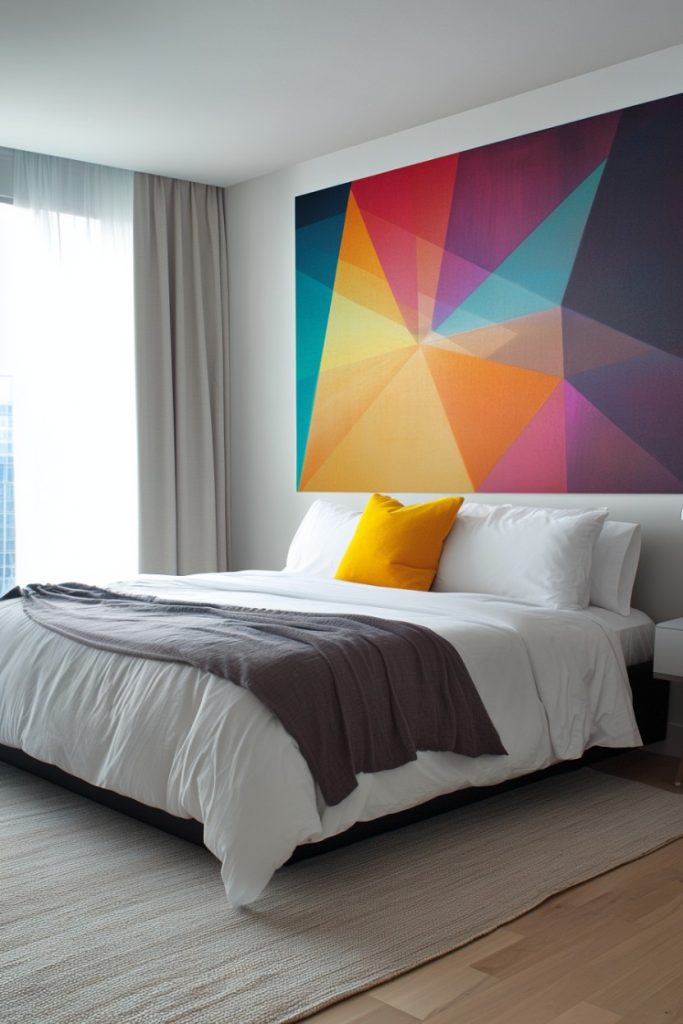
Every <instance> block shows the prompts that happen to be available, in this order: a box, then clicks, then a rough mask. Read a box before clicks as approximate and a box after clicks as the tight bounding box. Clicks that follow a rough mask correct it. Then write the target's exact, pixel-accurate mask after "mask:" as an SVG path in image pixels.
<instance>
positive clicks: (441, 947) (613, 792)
mask: <svg viewBox="0 0 683 1024" xmlns="http://www.w3.org/2000/svg"><path fill="white" fill-rule="evenodd" d="M681 835H683V799H680V798H679V797H678V796H677V795H675V794H671V793H665V792H661V791H659V790H656V789H653V788H651V787H649V786H645V785H643V784H641V783H638V782H632V781H628V780H624V779H620V778H614V777H611V776H609V775H605V774H602V773H600V772H596V771H593V770H591V769H581V770H579V771H577V772H573V773H571V774H568V775H563V776H558V777H556V778H552V779H548V780H544V781H542V782H538V783H534V784H532V785H529V786H527V787H525V788H522V789H519V790H516V791H513V792H510V793H506V794H503V795H501V796H497V797H493V798H491V799H488V800H485V801H483V802H481V803H479V804H475V805H470V806H469V807H465V808H463V809H461V810H458V811H455V812H452V813H450V814H446V815H441V816H440V817H438V818H434V819H432V820H431V821H428V822H422V823H420V824H418V825H413V826H411V827H409V828H406V829H402V830H400V831H397V832H393V833H390V834H388V835H385V836H380V837H378V838H376V839H371V840H366V841H364V842H363V843H358V844H356V845H355V846H353V847H349V848H347V849H346V850H342V851H339V852H336V853H330V854H326V855H324V856H322V857H318V858H313V859H311V860H306V861H301V862H299V863H298V864H294V865H291V866H288V867H286V868H284V869H282V870H281V871H279V872H278V873H277V875H276V877H275V878H274V880H273V882H272V883H271V885H270V887H269V888H268V889H267V890H266V893H265V894H264V896H262V897H261V899H260V900H259V901H257V902H256V903H255V904H253V905H252V906H251V907H248V908H245V909H242V910H231V909H230V908H229V907H228V905H227V903H226V900H225V896H224V892H223V888H222V885H221V881H220V877H219V870H218V864H217V862H216V861H215V860H214V859H213V858H212V857H211V855H210V854H208V853H207V852H205V851H204V850H202V849H201V848H199V847H195V846H193V845H191V844H189V843H185V842H183V840H180V839H175V838H173V837H171V836H167V835H165V834H164V833H162V832H157V831H156V830H154V829H153V828H151V827H150V826H146V825H143V824H141V823H139V822H136V821H133V820H132V819H128V818H126V817H124V816H122V815H119V814H117V813H116V812H114V811H110V810H108V809H106V808H103V807H100V806H98V805H95V804H92V803H90V802H89V801H87V800H85V799H83V798H82V797H78V796H76V795H74V794H72V793H69V792H67V791H66V790H63V789H61V788H60V787H58V786H54V785H52V784H50V783H48V782H45V781H43V780H40V779H37V778H35V777H33V776H31V775H28V774H26V773H24V772H21V771H19V770H18V769H15V768H11V767H9V766H7V765H4V764H2V765H0V843H1V846H0V950H1V952H0V957H1V961H0V991H1V992H2V997H1V1001H2V1019H3V1021H4V1022H5V1024H27V1022H32V1024H37V1022H49V1024H83V1022H85V1021H87V1022H88V1024H119V1022H126V1024H129V1022H138V1021H139V1022H145V1024H171V1022H174V1024H175V1022H178V1024H180V1022H183V1024H190V1022H191V1024H283V1022H285V1021H294V1020H298V1019H300V1018H301V1017H304V1016H306V1015H307V1014H309V1013H312V1012H313V1011H314V1010H316V1009H319V1008H321V1007H323V1006H325V1005H327V1004H329V1003H333V1002H335V1001H337V1000H339V999H342V998H343V997H344V996H347V995H350V994H352V993H354V992H359V991H362V990H364V989H367V988H369V987H371V986H373V985H375V984H378V983H379V982H380V981H384V980H387V979H388V978H391V977H393V976H395V975H397V974H401V973H403V972H404V971H407V970H409V969H410V968H412V967H415V966H417V965H418V964H421V963H424V962H426V961H427V960H430V959H433V958H434V957H437V956H439V955H441V954H443V953H446V952H448V951H450V950H453V949H455V948H456V947H458V946H461V945H463V944H464V943H466V942H468V941H469V940H471V939H473V938H475V937H476V936H479V935H482V934H484V933H485V932H488V931H490V930H491V929H493V928H495V927H496V926H498V925H500V924H503V923H505V922H507V921H510V920H511V919H513V918H515V917H517V916H519V915H520V914H522V913H524V912H525V911H527V910H529V909H531V908H532V907H534V906H536V905H538V904H539V903H540V902H542V901H543V900H544V899H546V898H547V897H549V896H551V895H552V894H554V893H556V892H559V891H561V890H563V889H566V888H568V887H569V886H571V885H575V884H576V883H578V882H581V881H585V880H586V879H588V878H592V877H594V876H596V875H598V874H601V873H602V872H604V871H607V870H608V869H610V868H613V867H615V866H617V865H619V864H623V863H626V862H627V861H629V860H633V859H635V858H637V857H639V856H641V855H643V854H645V853H647V852H649V851H651V850H654V849H656V848H657V847H659V846H662V845H664V844H666V843H668V842H670V841H672V840H673V839H676V838H678V837H679V836H681Z"/></svg>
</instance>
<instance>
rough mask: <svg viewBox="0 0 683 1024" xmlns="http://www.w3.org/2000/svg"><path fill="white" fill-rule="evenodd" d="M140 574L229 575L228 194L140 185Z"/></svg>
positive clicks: (140, 177)
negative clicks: (226, 205) (226, 208)
mask: <svg viewBox="0 0 683 1024" xmlns="http://www.w3.org/2000/svg"><path fill="white" fill-rule="evenodd" d="M133 239H134V253H135V330H136V348H137V367H136V369H137V404H138V438H139V439H138V445H139V477H140V491H139V494H140V571H141V572H152V573H171V574H177V575H183V574H185V573H193V572H212V571H225V570H226V569H228V559H229V549H228V548H229V546H228V463H227V460H228V429H229V409H228V395H229V390H228V305H227V287H228V284H227V282H228V274H227V242H226V228H225V206H224V192H223V189H220V188H216V187H213V186H209V185H198V184H196V183H194V182H187V181H176V180H173V179H171V178H161V177H157V176H154V175H148V174H136V176H135V197H134V220H133Z"/></svg>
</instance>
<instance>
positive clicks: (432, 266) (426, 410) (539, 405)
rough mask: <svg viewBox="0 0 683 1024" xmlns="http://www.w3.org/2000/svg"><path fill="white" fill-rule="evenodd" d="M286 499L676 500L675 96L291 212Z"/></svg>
mask: <svg viewBox="0 0 683 1024" xmlns="http://www.w3.org/2000/svg"><path fill="white" fill-rule="evenodd" d="M296 270H297V299H296V302H297V435H298V436H297V441H298V467H297V479H298V487H299V489H300V490H305V491H350V490H353V491H373V490H379V491H382V490H388V491H398V492H401V491H404V492H405V491H418V492H430V491H435V492H450V491H458V492H463V491H464V492H477V491H478V492H517V493H523V492H536V493H539V492H544V493H557V492H593V493H595V492H653V493H666V492H669V493H671V492H674V493H675V492H680V491H683V95H679V96H673V97H669V98H666V99H663V100H657V101H655V102H651V103H645V104H641V105H639V106H635V107H629V108H627V109H624V110H618V111H614V112H612V113H607V114H604V115H601V116H598V117H591V118H587V119H585V120H581V121H575V122H573V123H571V124H565V125H560V126H558V127H555V128H549V129H547V130H544V131H540V132H536V133H533V134H529V135H524V136H520V137H517V138H513V139H509V140H506V141H503V142H498V143H494V144H492V145H489V146H483V147H480V148H478V149H472V150H468V151H466V152H462V153H454V154H453V155H452V156H446V157H443V158H440V159H436V160H430V161H427V162H425V163H421V164H416V165H414V166H410V167H405V168H401V169H399V170H394V171H389V172H387V173H384V174H378V175H374V176H373V177H369V178H363V179H360V180H358V181H352V182H348V183H346V184H343V185H338V186H334V187H332V188H327V189H323V190H321V191H318V192H313V193H310V194H308V195H303V196H299V197H297V200H296Z"/></svg>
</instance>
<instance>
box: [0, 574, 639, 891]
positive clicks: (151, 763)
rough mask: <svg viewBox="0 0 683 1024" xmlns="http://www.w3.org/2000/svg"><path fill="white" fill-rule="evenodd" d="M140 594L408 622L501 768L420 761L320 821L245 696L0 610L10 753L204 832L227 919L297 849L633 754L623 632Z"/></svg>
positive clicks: (320, 812) (168, 580) (575, 621)
mask: <svg viewBox="0 0 683 1024" xmlns="http://www.w3.org/2000/svg"><path fill="white" fill-rule="evenodd" d="M116 589H119V590H126V591H127V592H130V593H145V594H156V595H158V596H160V597H166V598H168V597H170V598H174V599H182V600H183V601H192V600H193V601H210V602H220V603H225V604H228V605H238V606H241V607H257V608H292V609H298V610H299V611H303V612H309V613H316V612H325V613H332V614H344V613H352V614H353V613H356V614H358V613H360V614H364V615H375V616H378V617H381V618H394V619H408V620H410V621H413V622H416V623H417V624H419V625H424V626H427V627H428V628H431V629H433V630H434V631H436V632H438V633H439V634H440V635H442V636H444V637H445V638H446V639H448V640H449V641H450V642H452V643H453V644H454V645H455V646H456V647H457V649H458V651H459V652H460V654H461V656H462V658H463V660H464V662H465V665H466V666H467V668H468V670H469V672H470V675H471V677H472V679H473V681H474V683H475V686H476V687H477V690H478V692H479V695H480V697H481V699H482V701H483V703H484V706H485V707H486V710H487V711H488V713H489V715H490V717H491V719H492V721H493V724H494V725H495V727H496V729H497V730H498V733H499V735H500V737H501V740H502V742H503V745H504V746H505V748H506V750H507V751H508V753H507V755H506V756H495V755H484V756H481V757H477V758H468V757H465V756H464V755H458V754H451V753H435V752H432V751H420V752H419V753H418V756H417V759H416V760H415V761H411V762H409V763H407V764H404V765H402V766H401V767H399V768H395V769H391V770H389V771H382V772H377V773H361V774H359V775H358V776H357V786H356V788H355V789H354V790H353V792H352V793H350V794H349V796H348V797H346V798H345V799H344V800H342V801H341V803H339V804H336V805H335V806H332V807H330V806H326V804H325V802H324V801H323V799H322V797H321V794H320V792H319V791H318V789H317V787H316V785H315V783H314V781H313V779H312V777H311V774H310V771H309V769H308V766H307V765H306V762H305V760H304V759H303V757H302V755H301V753H300V751H299V749H298V747H297V745H296V743H295V742H294V740H293V739H292V737H291V736H290V735H289V734H288V733H287V732H286V731H285V730H284V728H283V726H282V725H281V723H280V722H279V721H278V720H277V719H276V718H275V716H274V715H273V714H272V713H271V712H270V711H269V710H268V709H267V708H266V707H265V706H264V705H262V704H261V703H260V702H259V701H258V700H257V699H256V698H255V697H254V696H253V694H251V693H250V692H248V691H246V690H244V689H241V688H240V687H238V686H236V685H234V684H233V683H231V682H229V681H226V680H223V679H219V678H218V677H216V676H213V675H211V674H210V673H208V672H204V671H201V670H199V669H196V668H192V667H191V666H189V665H180V664H168V663H162V662H157V661H152V660H147V659H141V658H134V657H130V656H124V655H120V654H113V653H111V652H109V651H103V650H94V649H92V648H90V647H84V646H82V645H81V644H78V643H76V642H74V641H72V640H69V639H67V638H66V637H62V636H59V635H56V634H54V633H51V632H49V631H48V630H44V629H42V628H41V627H40V626H37V625H36V624H35V623H33V622H31V620H30V619H28V617H27V616H25V615H24V614H23V611H22V608H21V603H20V602H19V601H8V602H6V603H4V604H3V605H0V651H1V652H2V655H1V656H0V743H2V744H5V745H6V746H11V747H16V748H19V749H21V750H23V751H24V752H25V753H27V754H29V755H30V756H31V757H34V758H37V759H38V760H41V761H43V762H46V763H48V764H53V765H56V766H57V767H59V768H61V769H62V770H63V771H66V772H68V773H69V774H71V775H74V776H76V777H77V778H80V779H84V780H85V781H86V782H89V783H92V784H93V785H96V786H102V787H104V788H106V789H110V790H112V791H114V792H116V793H119V794H122V795H124V796H128V797H131V798H133V799H134V800H137V801H139V802H140V803H144V804H147V805H148V806H150V807H158V808H161V809H162V810H164V811H167V812H168V813H170V814H172V815H175V816H176V817H181V818H183V817H184V818H194V819H196V820H197V821H200V822H202V823H203V825H204V841H205V843H206V845H207V846H208V848H209V849H210V850H211V851H212V852H213V853H214V854H215V856H216V857H217V858H218V860H219V861H220V863H221V875H222V879H223V883H224V886H225V890H226V893H227V896H228V899H229V901H230V902H231V903H232V904H233V905H239V904H243V903H249V902H251V901H253V900H254V899H256V898H257V897H258V896H259V895H260V893H261V892H262V891H263V889H264V887H265V886H266V885H267V883H268V881H269V879H270V877H271V876H272V874H273V872H274V871H275V870H276V869H277V868H278V867H279V866H280V865H282V864H284V863H285V862H286V861H287V860H288V859H289V857H290V856H291V854H292V852H293V850H294V849H295V847H297V846H300V845H302V844H305V843H310V842H317V841H318V840H321V839H325V838H327V837H330V836H333V835H336V834H338V833H339V832H342V831H345V830H346V829H347V828H349V827H350V826H351V825H353V824H355V823H356V822H360V821H368V820H372V819H374V818H378V817H381V816H383V815H386V814H390V813H393V812H396V811H400V810H404V809H407V808H410V807H413V806H415V805H417V804H420V803H424V802H426V801H428V800H431V799H432V798H434V797H436V796H440V795H442V794H444V793H448V792H452V791H454V790H459V789H464V788H466V787H469V786H488V785H494V784H496V783H498V782H502V781H504V780H505V779H509V778H514V777H517V776H520V775H524V774H528V773H530V772H534V771H536V770H538V769H541V768H545V767H547V766H548V765H550V764H553V763H556V762H558V761H561V760H568V759H573V758H578V757H580V756H581V755H582V753H583V752H584V751H585V750H586V749H587V748H588V747H590V746H594V745H601V746H607V747H629V746H637V745H639V744H640V735H639V733H638V728H637V725H636V722H635V717H634V714H633V707H632V704H631V696H630V688H629V684H628V677H627V673H626V666H625V662H624V654H623V649H622V642H620V640H619V636H618V634H617V633H616V632H615V630H614V629H613V628H612V627H611V625H610V624H609V623H607V622H604V621H603V620H602V619H601V617H600V616H599V615H596V614H594V612H593V611H591V612H574V611H562V612H558V611H554V610H552V609H547V608H539V607H535V606H530V605H526V604H523V603H521V602H514V601H509V600H504V599H500V598H494V597H490V596H487V595H461V594H443V593H442V594H436V593H432V592H427V593H417V592H414V591H399V590H393V589H389V588H380V587H369V586H364V585H362V584H355V583H347V582H344V581H341V580H321V579H313V578H307V577H301V576H292V575H287V574H284V573H279V572H271V573H268V572H244V573H225V574H202V575H198V576H190V577H159V576H147V577H139V578H137V579H136V580H134V581H127V582H125V583H120V584H117V585H116Z"/></svg>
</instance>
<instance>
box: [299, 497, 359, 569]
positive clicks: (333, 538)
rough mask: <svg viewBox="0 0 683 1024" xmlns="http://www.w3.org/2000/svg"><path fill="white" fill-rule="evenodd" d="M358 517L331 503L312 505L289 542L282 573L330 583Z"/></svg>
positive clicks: (324, 502)
mask: <svg viewBox="0 0 683 1024" xmlns="http://www.w3.org/2000/svg"><path fill="white" fill-rule="evenodd" d="M360 515H361V514H360V512H357V511H356V510H355V509H352V508H346V506H344V505H334V504H333V503H332V502H331V501H322V500H321V499H317V500H316V501H314V502H313V504H312V505H311V506H310V508H309V509H308V511H307V512H306V514H305V516H304V517H303V519H302V520H301V523H300V525H299V528H298V529H297V531H296V533H295V534H294V536H293V538H292V543H291V544H290V545H289V551H288V552H287V562H286V564H285V568H284V570H283V571H284V572H292V573H302V574H305V575H306V576H322V577H325V578H326V579H332V577H333V576H334V574H335V572H336V571H337V566H338V565H339V563H340V561H341V559H342V556H343V554H344V552H345V551H346V549H347V547H348V546H349V543H350V541H351V538H352V537H353V534H354V531H355V529H356V527H357V526H358V521H359V519H360Z"/></svg>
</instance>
